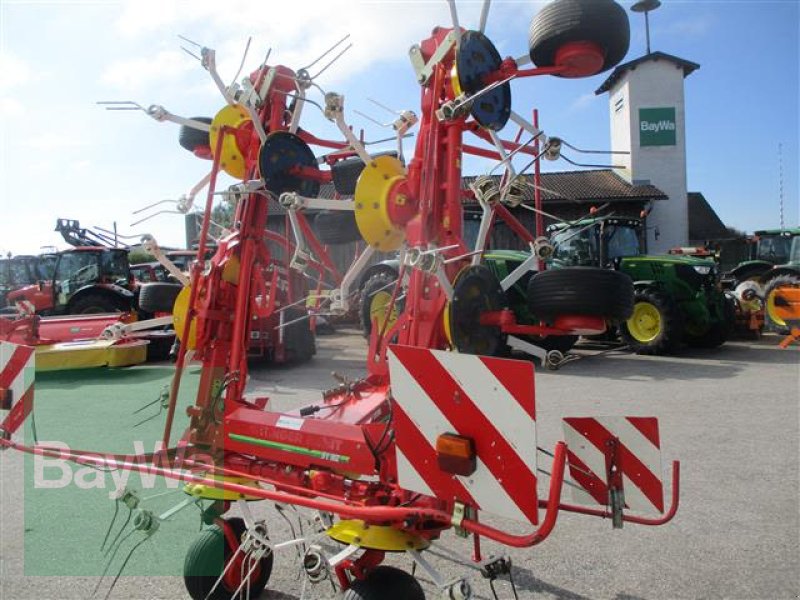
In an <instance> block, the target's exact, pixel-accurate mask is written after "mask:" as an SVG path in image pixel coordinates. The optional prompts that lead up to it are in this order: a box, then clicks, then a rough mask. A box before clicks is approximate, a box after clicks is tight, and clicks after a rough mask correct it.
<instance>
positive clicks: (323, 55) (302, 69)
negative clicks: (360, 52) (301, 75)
mask: <svg viewBox="0 0 800 600" xmlns="http://www.w3.org/2000/svg"><path fill="white" fill-rule="evenodd" d="M349 37H350V34H349V33H348V34H347V35H345V36H344V37H343V38H342V39H340V40H339V41H338V42H336V43H335V44H334V45H333V46H331V47H330V48H328V49H327V50H325V52H323V53H322V54H320V55H319V56H318V57H317V58H315V59H314V61H313V62H312V63H309V64H307V65H306V66H305V67H302V68H301V69H300V70H301V71H307V70H308V69H310V68H311V67H313V66H314V65H315V64H317V63H318V62H319V61H321V60H322V59H323V58H325V57H326V56H327V55H328V54H330V53H331V52H333V51H334V50H335V49H336V48H337V47H338V46H340V45H341V44H342V43H344V42H345V40H347V39H348V38H349ZM351 46H352V44H351Z"/></svg>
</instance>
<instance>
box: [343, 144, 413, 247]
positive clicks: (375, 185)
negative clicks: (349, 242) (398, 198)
mask: <svg viewBox="0 0 800 600" xmlns="http://www.w3.org/2000/svg"><path fill="white" fill-rule="evenodd" d="M405 173H406V170H405V167H403V163H401V162H400V161H399V160H397V159H396V158H394V157H393V156H378V157H376V158H375V159H374V160H373V161H372V162H371V163H369V164H368V165H367V166H366V167H364V170H363V171H362V172H361V175H360V176H359V177H358V183H356V193H355V195H354V199H355V205H356V210H355V212H356V224H357V225H358V230H359V231H360V232H361V237H363V238H364V239H365V240H366V242H367V243H368V244H369V245H370V246H374V247H375V248H376V249H378V250H380V251H381V252H391V251H392V250H397V249H398V248H399V247H400V244H402V243H403V239H404V237H405V232H404V231H403V229H402V228H400V227H396V226H395V225H394V224H393V223H392V222H391V220H390V219H389V210H388V203H389V191H390V190H391V188H392V186H393V185H394V184H395V182H397V181H400V180H402V179H404V178H405Z"/></svg>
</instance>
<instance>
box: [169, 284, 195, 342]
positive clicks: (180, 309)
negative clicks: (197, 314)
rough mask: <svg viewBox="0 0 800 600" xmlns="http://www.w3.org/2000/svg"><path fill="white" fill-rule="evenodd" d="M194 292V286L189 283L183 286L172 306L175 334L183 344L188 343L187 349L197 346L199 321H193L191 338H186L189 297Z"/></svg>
mask: <svg viewBox="0 0 800 600" xmlns="http://www.w3.org/2000/svg"><path fill="white" fill-rule="evenodd" d="M191 294H192V288H190V287H189V286H188V285H187V286H186V287H185V288H183V289H182V290H181V291H180V292H179V293H178V297H177V298H175V306H173V307H172V325H173V327H174V328H175V335H177V336H178V339H179V340H180V341H181V343H182V344H186V349H187V350H194V349H195V348H197V321H196V320H193V321H192V326H191V327H190V328H189V340H188V342H187V341H186V340H185V339H184V338H185V337H186V336H185V332H184V329H185V328H186V320H187V317H188V315H189V297H190V296H191Z"/></svg>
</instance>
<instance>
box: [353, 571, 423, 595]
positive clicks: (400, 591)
mask: <svg viewBox="0 0 800 600" xmlns="http://www.w3.org/2000/svg"><path fill="white" fill-rule="evenodd" d="M343 600H425V591H424V590H423V589H422V586H421V585H420V584H419V582H418V581H417V580H416V579H414V577H413V576H411V575H410V574H409V573H406V572H405V571H402V570H400V569H395V568H394V567H385V566H380V567H375V569H373V570H372V571H370V572H369V573H368V574H367V576H366V577H365V578H364V579H359V580H357V581H354V582H353V585H351V586H350V588H349V589H348V590H347V591H346V592H345V593H344V598H343Z"/></svg>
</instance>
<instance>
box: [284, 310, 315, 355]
mask: <svg viewBox="0 0 800 600" xmlns="http://www.w3.org/2000/svg"><path fill="white" fill-rule="evenodd" d="M306 316H307V313H306V311H305V310H301V309H299V308H290V309H288V310H287V311H286V322H290V321H294V323H290V324H289V325H287V326H286V328H285V329H284V338H283V339H284V343H285V344H286V358H287V360H289V361H291V362H306V361H309V360H311V358H312V357H313V356H314V355H315V354H316V353H317V346H316V343H315V340H314V332H313V331H311V319H310V318H303V317H306Z"/></svg>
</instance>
